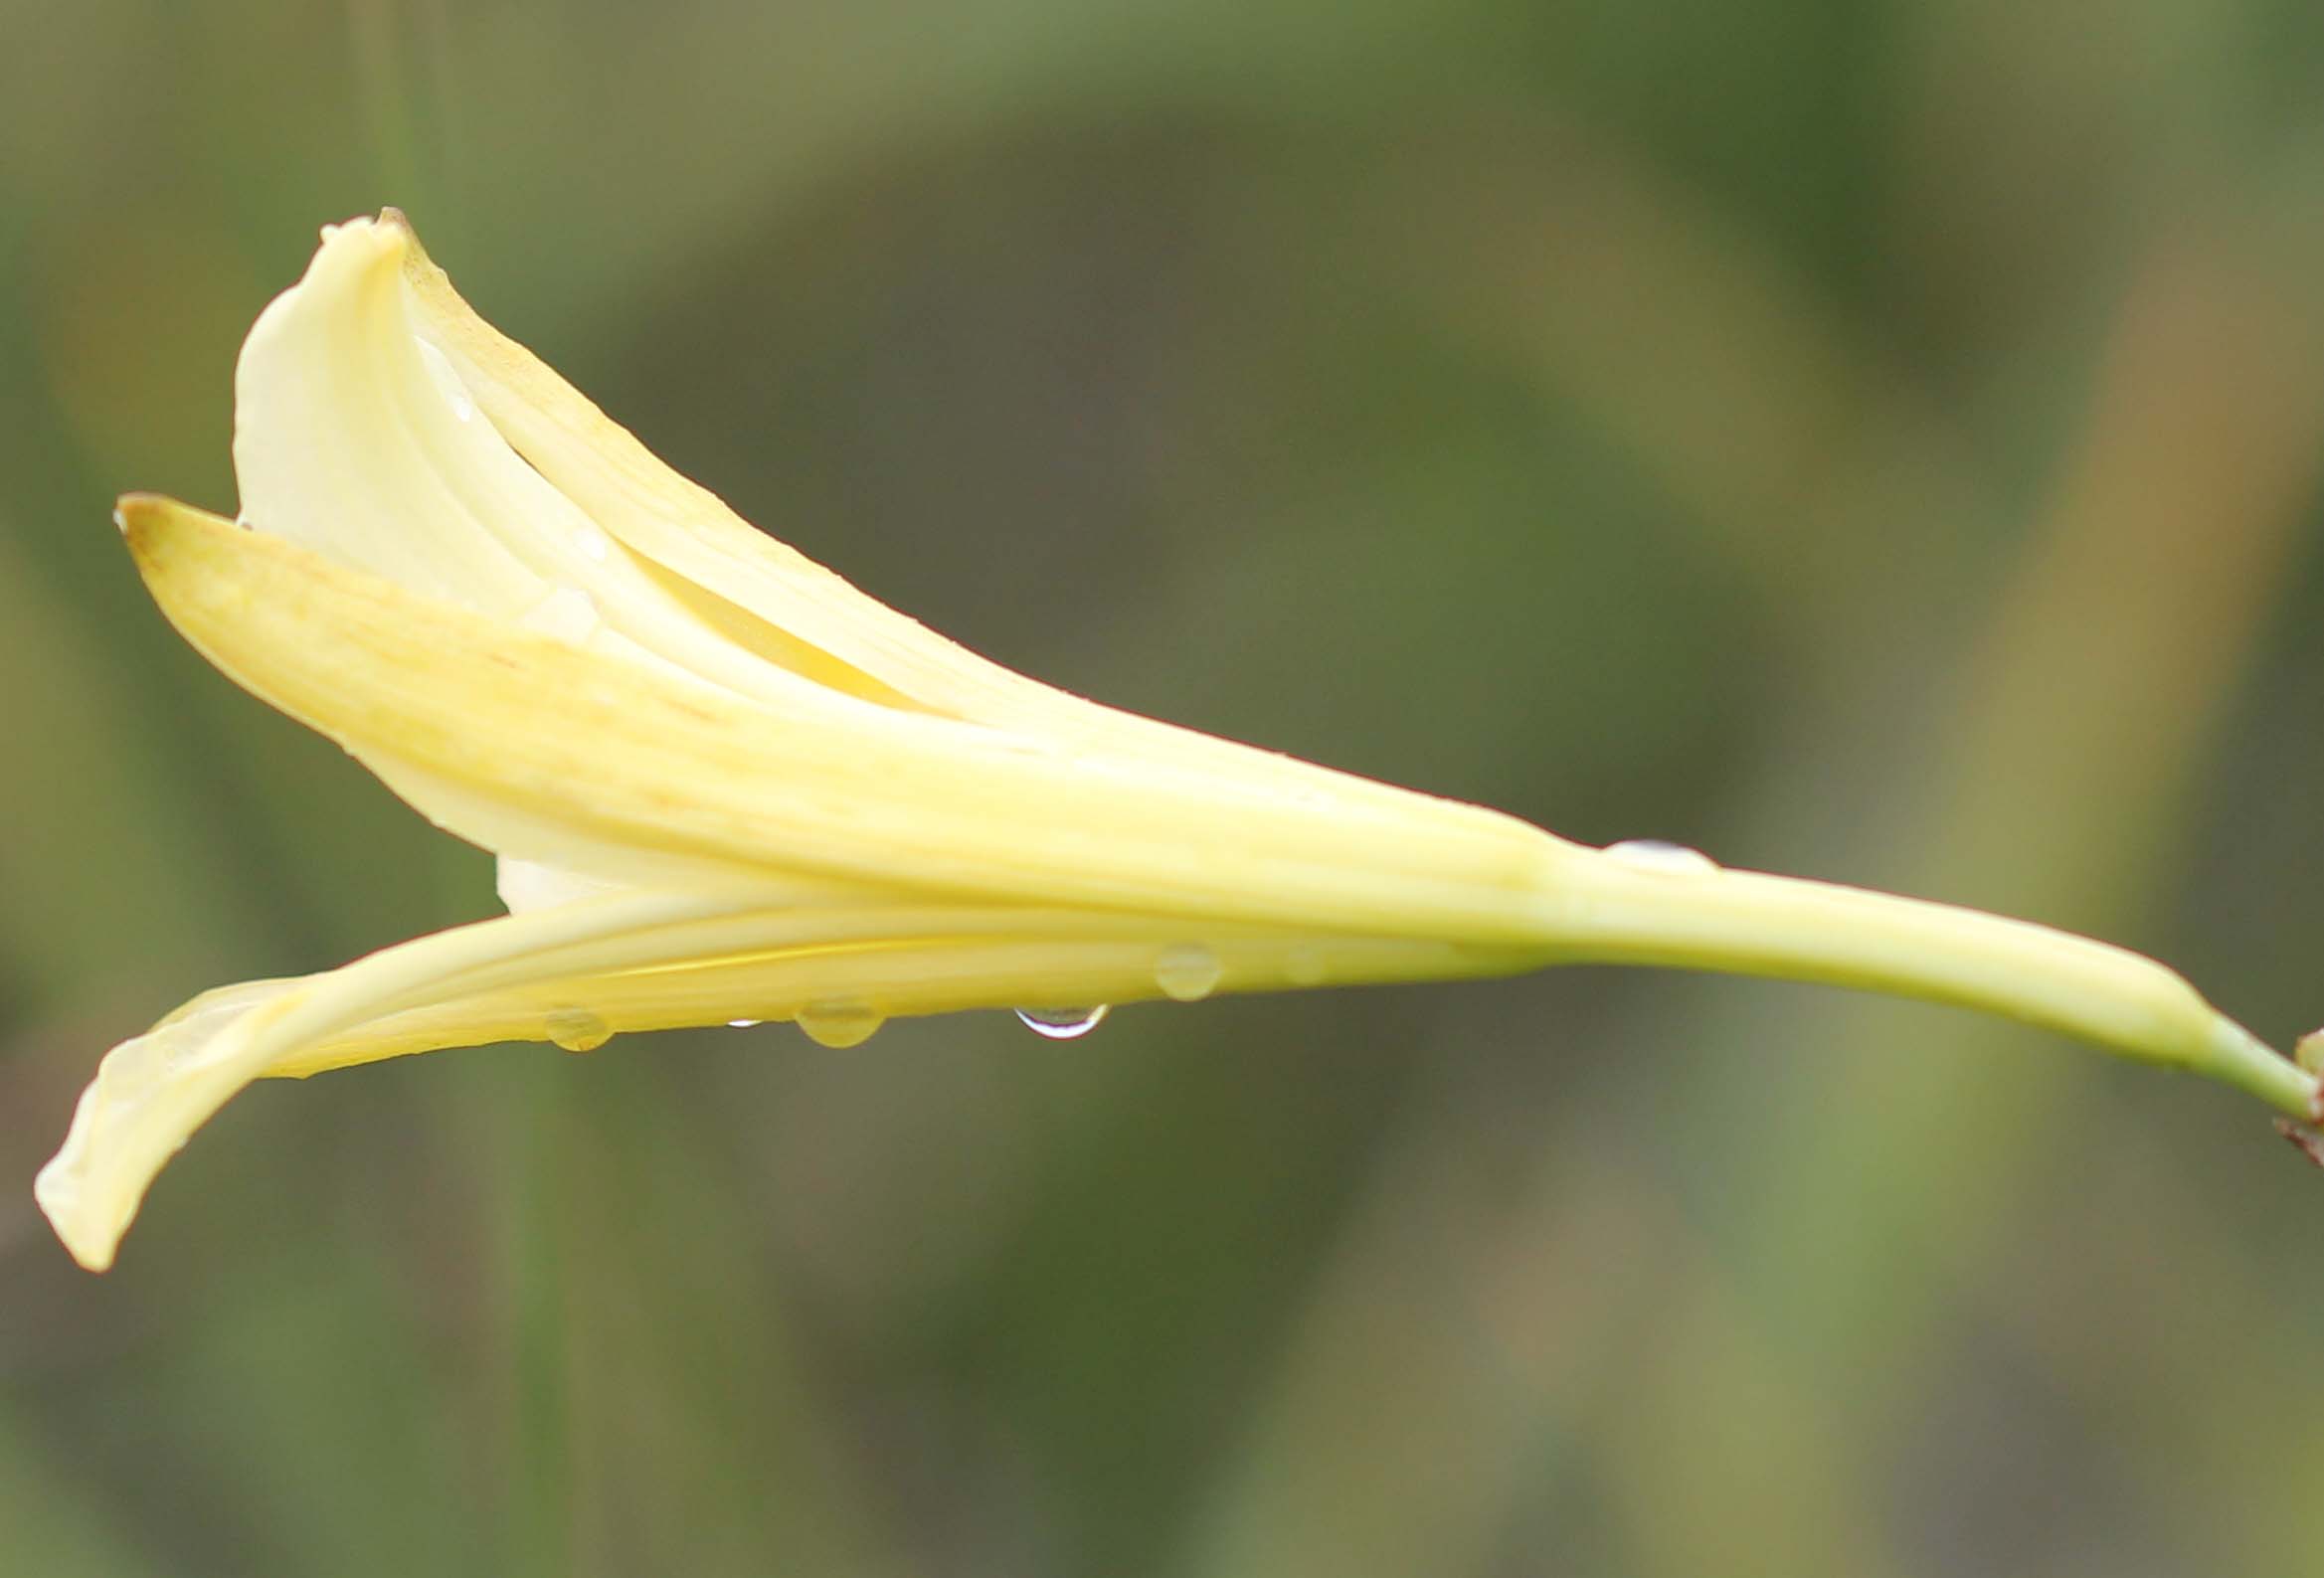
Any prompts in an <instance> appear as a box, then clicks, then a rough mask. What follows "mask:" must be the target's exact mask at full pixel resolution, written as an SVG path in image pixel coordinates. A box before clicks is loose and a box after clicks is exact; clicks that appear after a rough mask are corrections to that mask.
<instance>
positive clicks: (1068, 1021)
mask: <svg viewBox="0 0 2324 1578" xmlns="http://www.w3.org/2000/svg"><path fill="white" fill-rule="evenodd" d="M1016 1016H1017V1017H1018V1018H1019V1019H1022V1020H1023V1021H1024V1022H1025V1027H1026V1028H1027V1029H1029V1030H1031V1031H1032V1032H1033V1034H1035V1035H1045V1036H1047V1037H1048V1038H1049V1039H1050V1040H1052V1041H1071V1040H1074V1039H1075V1038H1076V1037H1079V1036H1085V1035H1088V1034H1089V1033H1090V1032H1091V1031H1092V1030H1095V1029H1096V1028H1097V1027H1098V1021H1099V1020H1101V1019H1103V1018H1104V1017H1105V1016H1106V1005H1105V1004H1104V1003H1102V1002H1101V1003H1099V1004H1098V1005H1097V1006H1096V1007H1095V1008H1019V1009H1018V1010H1017V1011H1016Z"/></svg>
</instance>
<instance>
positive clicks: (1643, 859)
mask: <svg viewBox="0 0 2324 1578" xmlns="http://www.w3.org/2000/svg"><path fill="white" fill-rule="evenodd" d="M1606 853H1607V854H1608V855H1610V856H1612V857H1613V858H1614V859H1616V860H1618V861H1620V862H1621V863H1622V864H1624V865H1626V866H1628V867H1630V869H1631V870H1633V871H1654V872H1660V873H1662V874H1663V875H1665V876H1686V875H1691V874H1695V873H1699V872H1705V871H1716V870H1717V869H1718V862H1717V861H1715V860H1713V859H1711V858H1710V856H1708V855H1706V854H1704V853H1703V852H1702V851H1701V850H1699V849H1690V848H1688V847H1687V846H1686V845H1685V844H1674V843H1672V842H1670V841H1669V840H1668V839H1664V838H1625V839H1623V840H1622V842H1620V843H1618V844H1608V845H1607V846H1606Z"/></svg>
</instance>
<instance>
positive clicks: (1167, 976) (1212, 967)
mask: <svg viewBox="0 0 2324 1578" xmlns="http://www.w3.org/2000/svg"><path fill="white" fill-rule="evenodd" d="M1225 973H1226V967H1225V966H1224V965H1222V964H1219V962H1218V956H1217V955H1216V954H1213V953H1212V952H1211V951H1210V950H1209V949H1207V948H1204V947H1203V946H1202V945H1201V944H1200V943H1173V944H1171V945H1170V946H1169V947H1168V948H1165V949H1163V950H1162V958H1160V959H1158V960H1156V961H1155V962H1154V978H1155V983H1156V984H1157V985H1159V986H1161V987H1162V990H1163V991H1165V992H1167V993H1168V994H1169V995H1170V996H1172V997H1175V998H1177V999H1178V1001H1180V1002H1200V1001H1201V1000H1202V999H1203V998H1205V997H1207V996H1209V995H1210V994H1211V992H1212V991H1214V990H1216V989H1217V987H1218V977H1219V976H1221V975H1223V974H1225Z"/></svg>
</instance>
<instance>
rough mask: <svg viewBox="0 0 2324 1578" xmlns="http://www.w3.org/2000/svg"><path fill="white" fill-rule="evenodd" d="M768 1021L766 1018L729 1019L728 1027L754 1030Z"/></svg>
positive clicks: (730, 1028)
mask: <svg viewBox="0 0 2324 1578" xmlns="http://www.w3.org/2000/svg"><path fill="white" fill-rule="evenodd" d="M766 1022H767V1021H766V1020H764V1019H729V1020H727V1021H726V1027H727V1028H728V1029H729V1030H753V1029H756V1028H758V1027H759V1026H760V1025H762V1024H765V1023H766Z"/></svg>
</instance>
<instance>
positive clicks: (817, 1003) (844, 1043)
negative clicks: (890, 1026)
mask: <svg viewBox="0 0 2324 1578" xmlns="http://www.w3.org/2000/svg"><path fill="white" fill-rule="evenodd" d="M886 1022H887V1021H886V1020H885V1019H883V1018H881V1017H880V1015H879V1014H877V1013H875V1012H873V1011H872V1008H871V1005H870V1004H868V1003H865V1002H860V1001H858V1000H857V999H855V998H853V997H818V998H816V999H815V1000H814V1001H813V1002H810V1003H808V1004H807V1005H806V1006H805V1007H804V1008H802V1009H800V1010H799V1027H800V1029H802V1030H804V1031H805V1032H806V1038H807V1039H808V1040H809V1041H812V1042H814V1043H815V1044H816V1045H818V1046H827V1047H830V1048H832V1049H833V1050H837V1051H843V1050H845V1049H846V1048H848V1047H851V1046H861V1045H862V1044H863V1043H864V1042H866V1041H869V1040H870V1039H871V1038H872V1035H873V1033H874V1032H875V1031H877V1030H878V1029H879V1027H880V1026H881V1025H883V1024H885V1023H886Z"/></svg>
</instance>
